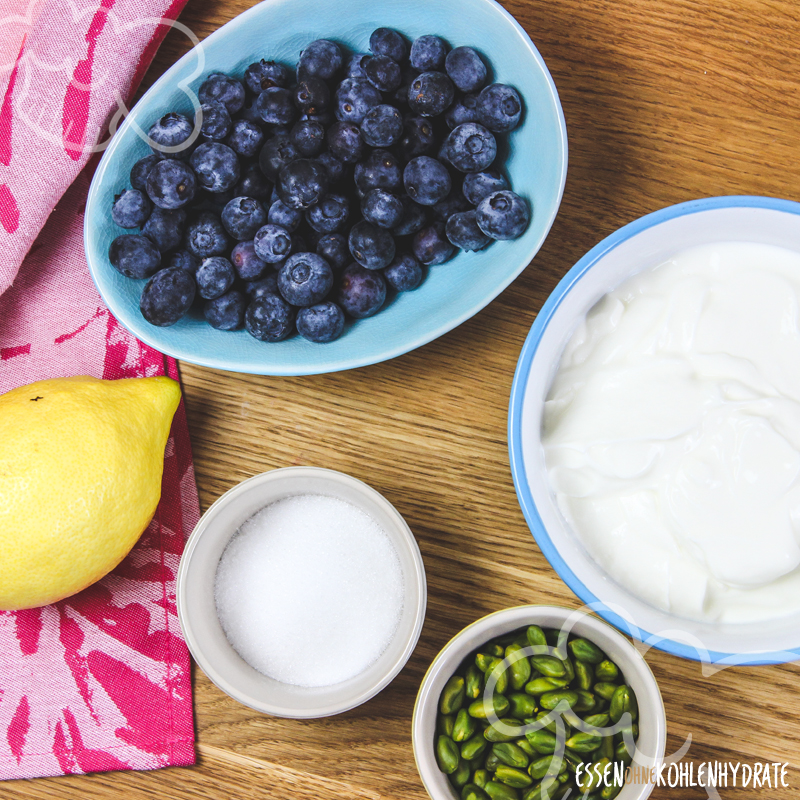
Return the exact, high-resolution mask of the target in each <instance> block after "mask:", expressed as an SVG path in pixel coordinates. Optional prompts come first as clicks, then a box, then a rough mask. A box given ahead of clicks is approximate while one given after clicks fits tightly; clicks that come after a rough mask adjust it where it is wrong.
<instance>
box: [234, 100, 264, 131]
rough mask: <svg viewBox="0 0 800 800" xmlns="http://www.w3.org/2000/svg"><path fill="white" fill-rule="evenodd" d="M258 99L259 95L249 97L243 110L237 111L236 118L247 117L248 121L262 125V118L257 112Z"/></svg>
mask: <svg viewBox="0 0 800 800" xmlns="http://www.w3.org/2000/svg"><path fill="white" fill-rule="evenodd" d="M256 100H258V96H256V97H248V98H247V99H246V100H245V101H244V105H243V106H242V108H241V111H238V112H237V113H236V119H246V120H247V121H248V122H255V123H256V125H262V124H263V122H262V119H261V117H259V116H258V114H257V113H256Z"/></svg>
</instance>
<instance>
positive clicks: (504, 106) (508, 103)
mask: <svg viewBox="0 0 800 800" xmlns="http://www.w3.org/2000/svg"><path fill="white" fill-rule="evenodd" d="M477 110H478V119H479V120H480V121H481V123H482V124H483V125H485V126H486V127H487V128H488V129H489V130H490V131H494V132H495V133H507V132H508V131H513V130H514V128H516V127H517V125H519V120H520V117H521V116H522V98H521V97H520V96H519V94H518V93H517V90H516V89H514V88H513V87H511V86H506V84H504V83H493V84H492V85H491V86H487V87H486V88H485V89H484V90H483V91H482V92H481V93H480V94H479V95H478V105H477Z"/></svg>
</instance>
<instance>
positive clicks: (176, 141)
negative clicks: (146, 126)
mask: <svg viewBox="0 0 800 800" xmlns="http://www.w3.org/2000/svg"><path fill="white" fill-rule="evenodd" d="M193 133H194V125H192V123H191V122H190V121H189V120H188V119H187V118H186V117H184V116H183V114H178V113H176V112H174V111H170V113H169V114H165V115H164V116H163V117H161V119H160V120H159V121H158V122H156V123H155V124H154V125H153V126H152V127H151V128H150V130H149V131H148V133H147V135H148V137H149V138H150V142H149V144H150V147H151V149H152V150H153V152H154V153H155V154H156V155H159V156H162V157H163V158H184V159H185V158H186V156H187V155H188V152H189V147H190V144H191V143H190V139H191V137H192V134H193Z"/></svg>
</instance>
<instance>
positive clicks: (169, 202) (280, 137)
mask: <svg viewBox="0 0 800 800" xmlns="http://www.w3.org/2000/svg"><path fill="white" fill-rule="evenodd" d="M566 170H567V136H566V126H565V123H564V116H563V112H562V109H561V105H560V102H559V99H558V93H557V91H556V88H555V85H554V83H553V80H552V78H551V77H550V74H549V72H548V70H547V67H546V66H545V63H544V61H543V59H542V57H541V56H540V55H539V53H538V51H537V50H536V48H535V46H534V45H533V43H532V42H531V40H530V38H529V37H528V35H527V34H526V33H525V31H524V30H523V29H522V28H521V27H520V25H519V24H518V23H517V22H516V21H515V20H514V18H513V17H512V16H511V15H510V14H508V12H506V11H505V10H504V9H503V8H502V7H501V6H500V5H499V4H497V3H495V2H494V0H441V2H437V3H435V4H428V5H426V6H424V7H423V6H419V5H414V4H409V3H408V2H400V0H384V2H381V3H379V4H374V3H370V2H367V0H348V3H347V7H346V8H342V7H341V6H340V5H338V4H325V3H321V2H320V0H265V2H262V3H260V4H259V5H256V6H254V7H253V8H251V9H249V10H248V11H246V12H244V13H243V14H241V15H240V16H238V17H237V18H235V19H234V20H232V21H231V22H229V23H228V24H226V25H224V26H223V27H222V28H220V29H219V30H217V31H216V32H214V33H213V34H211V35H210V36H209V37H208V38H207V39H205V40H204V41H203V42H202V43H201V44H200V45H198V46H197V47H196V48H194V49H193V50H192V51H191V52H189V53H187V54H186V55H185V56H184V57H183V58H182V59H180V60H179V61H178V62H177V63H176V64H175V65H174V66H173V67H171V68H170V69H169V70H168V71H167V72H166V73H165V74H164V75H163V76H162V77H161V78H160V79H159V80H158V81H157V82H156V83H155V84H154V85H153V86H152V87H151V88H150V90H149V91H148V92H147V93H146V94H145V95H144V96H143V97H142V99H141V100H140V101H139V102H138V103H137V104H136V106H135V107H134V108H133V109H132V110H131V112H130V114H129V115H128V116H127V118H126V119H125V121H124V122H123V123H122V125H121V126H120V128H119V130H117V132H116V133H115V135H114V137H113V139H112V141H111V143H110V145H109V147H108V148H107V150H106V152H105V154H104V156H103V158H102V160H101V162H100V165H99V167H98V169H97V171H96V173H95V176H94V180H93V182H92V186H91V189H90V192H89V198H88V201H87V207H86V214H85V220H86V222H85V245H86V254H87V260H88V263H89V268H90V270H91V273H92V277H93V278H94V281H95V283H96V285H97V287H98V289H99V291H100V294H101V295H102V297H103V299H104V300H105V302H106V304H107V305H108V307H109V309H110V310H111V311H112V313H113V314H114V315H115V316H116V317H117V319H119V321H120V322H121V323H122V324H123V325H124V326H125V327H126V328H128V329H129V330H130V331H131V332H132V333H133V334H134V335H136V336H137V337H138V338H139V339H141V340H142V341H144V342H145V343H147V344H149V345H151V346H152V347H155V348H156V349H158V350H160V351H162V352H164V353H167V354H169V355H171V356H174V357H176V358H180V359H183V360H186V361H189V362H192V363H195V364H200V365H204V366H209V367H214V368H217V369H224V370H230V371H235V372H247V373H255V374H264V375H304V374H315V373H324V372H333V371H337V370H343V369H350V368H353V367H359V366H364V365H367V364H373V363H377V362H380V361H384V360H386V359H389V358H393V357H395V356H398V355H401V354H403V353H406V352H408V351H410V350H413V349H414V348H416V347H419V346H421V345H423V344H426V343H427V342H430V341H431V340H433V339H435V338H436V337H438V336H441V335H442V334H444V333H446V332H447V331H449V330H451V329H453V328H454V327H456V326H457V325H459V324H460V323H461V322H463V321H464V320H466V319H468V318H469V317H471V316H473V315H474V314H476V313H477V312H478V311H480V310H481V309H482V308H483V307H484V306H485V305H487V304H488V303H489V302H490V301H491V300H492V299H494V298H495V297H496V296H497V295H498V294H499V293H500V292H501V291H502V290H503V289H504V288H505V287H506V286H508V284H509V283H511V281H513V280H514V278H516V277H517V276H518V275H519V274H520V272H522V270H523V269H525V267H526V266H528V264H529V263H530V261H531V259H532V258H533V257H534V256H535V255H536V253H537V252H538V250H539V248H540V247H541V245H542V243H543V241H544V239H545V237H546V236H547V233H548V231H549V230H550V227H551V225H552V223H553V220H554V219H555V215H556V213H557V211H558V207H559V204H560V202H561V197H562V194H563V189H564V182H565V180H566Z"/></svg>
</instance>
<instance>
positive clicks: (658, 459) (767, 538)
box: [542, 242, 800, 622]
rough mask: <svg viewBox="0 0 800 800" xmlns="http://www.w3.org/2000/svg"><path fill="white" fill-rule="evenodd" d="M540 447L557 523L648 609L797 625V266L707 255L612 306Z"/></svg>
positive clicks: (760, 250)
mask: <svg viewBox="0 0 800 800" xmlns="http://www.w3.org/2000/svg"><path fill="white" fill-rule="evenodd" d="M542 443H543V446H544V451H545V461H546V464H547V470H548V475H549V479H550V482H551V486H552V488H553V490H554V492H555V494H556V498H557V501H558V505H559V508H560V509H561V511H562V513H563V514H564V516H565V517H566V519H567V521H568V522H569V523H570V525H571V527H572V528H573V529H574V531H575V532H576V533H577V535H578V536H579V538H580V539H581V540H582V541H583V543H584V545H585V546H586V548H587V550H588V551H589V553H590V554H591V555H592V557H593V558H594V559H595V560H596V561H597V562H598V563H599V564H600V565H601V566H602V567H603V568H604V569H605V570H606V571H607V572H608V573H609V574H610V575H611V576H612V577H613V578H614V579H615V580H616V581H617V582H618V583H620V584H621V585H623V586H624V587H626V588H627V589H628V590H630V591H631V592H633V593H634V594H635V595H637V596H638V597H640V598H642V599H643V600H645V601H647V602H650V603H651V604H653V605H655V606H657V607H658V608H661V609H664V610H666V611H669V612H672V613H675V614H678V615H680V616H684V617H689V618H693V619H702V620H717V621H723V622H749V621H757V620H767V619H774V618H777V617H780V616H784V615H787V614H791V613H795V612H797V611H800V568H799V567H800V255H798V254H797V253H794V252H791V251H789V250H784V249H782V248H778V247H772V246H768V245H760V244H752V243H743V242H729V243H724V244H715V245H706V246H703V247H696V248H692V249H689V250H685V251H683V252H681V253H679V254H678V255H677V256H676V257H674V258H672V259H670V260H669V261H667V262H666V263H664V264H661V265H660V266H658V267H656V268H655V269H649V270H645V271H644V272H642V273H640V274H638V275H636V276H634V277H633V278H630V279H629V280H627V281H625V282H624V283H623V284H622V285H621V286H619V287H618V288H617V289H615V290H614V291H612V292H610V293H608V294H607V295H605V297H603V298H602V299H601V300H600V302H599V303H597V305H596V306H595V307H594V308H593V309H592V310H591V311H590V312H589V313H588V314H587V316H586V318H585V320H583V321H582V322H581V324H580V325H579V326H578V329H577V330H576V331H575V333H574V335H573V336H572V339H571V340H570V342H569V344H568V345H567V347H566V349H565V351H564V354H563V356H562V359H561V364H560V366H559V370H558V373H557V374H556V376H555V379H554V381H553V385H552V386H551V388H550V392H549V394H548V397H547V401H546V403H545V411H544V420H543V430H542Z"/></svg>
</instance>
